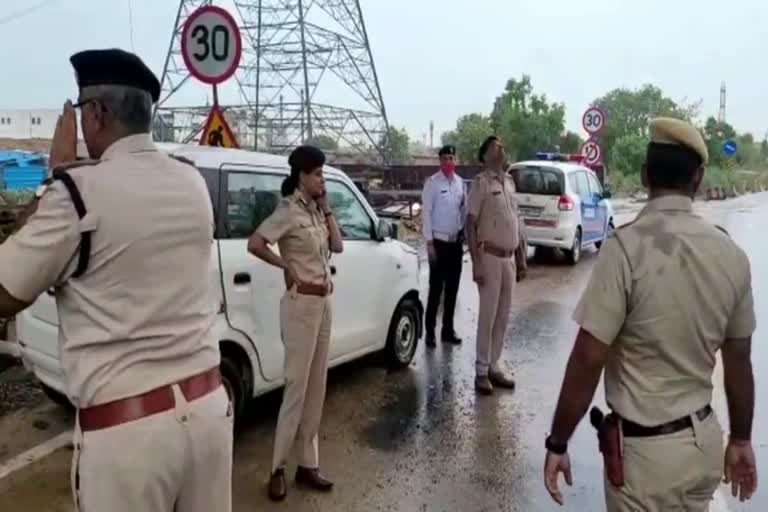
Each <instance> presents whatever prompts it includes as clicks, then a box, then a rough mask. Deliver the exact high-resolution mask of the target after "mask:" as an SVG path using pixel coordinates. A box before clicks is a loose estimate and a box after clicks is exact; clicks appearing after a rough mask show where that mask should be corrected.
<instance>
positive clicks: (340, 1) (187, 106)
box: [155, 0, 389, 155]
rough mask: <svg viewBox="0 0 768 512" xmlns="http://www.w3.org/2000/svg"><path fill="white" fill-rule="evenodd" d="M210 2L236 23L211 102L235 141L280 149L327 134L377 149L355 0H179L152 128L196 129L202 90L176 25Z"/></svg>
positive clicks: (372, 81)
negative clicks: (231, 52) (238, 49)
mask: <svg viewBox="0 0 768 512" xmlns="http://www.w3.org/2000/svg"><path fill="white" fill-rule="evenodd" d="M208 4H215V5H219V6H221V7H223V8H225V9H227V10H229V12H230V13H231V14H232V15H233V16H235V18H236V19H237V20H238V23H239V24H240V27H241V33H242V38H243V56H242V59H241V61H240V67H239V68H238V70H237V72H236V73H235V75H234V77H233V78H232V79H230V80H229V81H228V82H227V83H226V84H223V85H221V86H219V101H220V104H221V106H222V108H223V109H224V111H225V115H226V116H227V118H228V120H229V121H230V124H231V125H232V128H233V131H234V132H235V134H236V135H237V137H238V140H239V142H240V145H241V146H242V147H246V148H253V149H258V150H261V151H271V152H277V153H283V152H286V151H288V150H290V149H291V148H293V147H295V146H296V145H298V144H301V143H303V142H308V141H312V140H314V141H317V140H318V138H320V137H330V138H332V139H333V140H334V141H335V142H336V143H337V144H338V145H339V146H340V147H341V148H343V147H344V146H349V147H352V148H355V149H356V150H357V151H360V152H365V153H371V152H373V153H378V154H379V155H381V154H383V153H382V145H383V144H384V138H385V135H386V134H387V133H389V124H388V121H387V115H386V109H385V108H384V100H383V98H382V94H381V88H380V86H379V80H378V76H377V74H376V68H375V66H374V62H373V56H372V54H371V49H370V44H369V41H368V35H367V32H366V28H365V24H364V21H363V14H362V10H361V8H360V2H359V0H228V1H223V0H222V1H213V0H182V1H181V3H180V5H179V10H178V15H177V17H176V21H175V24H174V28H173V34H172V36H171V43H170V48H169V50H168V55H167V57H166V63H165V69H164V71H163V76H162V84H163V85H162V94H161V97H160V101H159V102H158V106H157V109H156V124H155V136H156V138H158V139H160V140H173V141H178V142H190V141H194V140H197V138H198V137H199V136H200V131H201V128H202V125H203V123H204V121H205V117H206V115H207V113H208V110H209V109H210V99H211V97H212V94H211V88H210V87H209V86H205V85H204V84H201V83H199V82H197V81H196V80H195V79H194V78H193V77H191V76H190V74H189V72H188V71H187V69H186V66H185V65H184V60H183V58H182V56H181V32H182V29H183V26H184V22H185V21H186V19H187V17H188V16H189V15H190V14H191V13H192V12H193V11H194V10H195V9H197V8H198V7H200V6H203V5H208Z"/></svg>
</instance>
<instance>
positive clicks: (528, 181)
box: [509, 167, 565, 196]
mask: <svg viewBox="0 0 768 512" xmlns="http://www.w3.org/2000/svg"><path fill="white" fill-rule="evenodd" d="M509 173H510V174H511V175H512V178H513V179H514V180H515V188H517V191H518V192H520V193H521V194H538V195H544V196H559V195H561V194H562V193H563V191H564V190H565V183H564V180H565V178H564V177H563V173H562V172H560V171H558V170H556V169H544V168H542V167H517V168H514V169H512V170H511V171H509Z"/></svg>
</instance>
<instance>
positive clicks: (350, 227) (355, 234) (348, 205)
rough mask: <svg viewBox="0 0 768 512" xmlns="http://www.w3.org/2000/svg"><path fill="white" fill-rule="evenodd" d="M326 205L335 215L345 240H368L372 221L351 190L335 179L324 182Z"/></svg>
mask: <svg viewBox="0 0 768 512" xmlns="http://www.w3.org/2000/svg"><path fill="white" fill-rule="evenodd" d="M325 189H326V193H327V194H328V206H330V207H331V209H332V210H333V213H334V215H335V216H336V222H338V224H339V229H340V230H341V235H342V237H343V238H344V239H345V240H370V239H371V228H372V226H373V221H372V220H371V217H370V216H369V215H368V212H367V211H366V210H365V207H364V206H363V205H362V204H361V203H360V200H359V199H358V198H357V196H356V195H355V194H354V193H353V192H352V190H351V189H350V188H349V187H348V186H347V185H345V184H344V183H342V182H340V181H336V180H327V181H326V182H325Z"/></svg>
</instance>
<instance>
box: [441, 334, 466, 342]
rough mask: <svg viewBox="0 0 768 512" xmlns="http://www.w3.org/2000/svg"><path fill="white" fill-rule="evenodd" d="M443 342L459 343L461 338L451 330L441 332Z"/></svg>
mask: <svg viewBox="0 0 768 512" xmlns="http://www.w3.org/2000/svg"><path fill="white" fill-rule="evenodd" d="M441 338H442V340H443V343H451V344H453V345H461V338H459V337H458V336H456V333H455V332H453V331H451V332H449V333H447V332H446V333H443V335H442V336H441Z"/></svg>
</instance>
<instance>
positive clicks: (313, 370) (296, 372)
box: [272, 290, 332, 473]
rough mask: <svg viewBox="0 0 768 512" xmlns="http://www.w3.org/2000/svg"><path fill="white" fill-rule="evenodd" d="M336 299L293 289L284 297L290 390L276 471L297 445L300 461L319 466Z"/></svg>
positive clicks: (274, 463) (280, 427)
mask: <svg viewBox="0 0 768 512" xmlns="http://www.w3.org/2000/svg"><path fill="white" fill-rule="evenodd" d="M331 317H332V312H331V299H330V297H316V296H312V295H301V294H298V293H296V291H295V290H289V291H288V292H286V294H285V295H284V296H283V298H282V300H281V301H280V324H281V329H282V333H283V344H284V345H285V389H284V391H283V403H282V405H281V406H280V414H279V416H278V418H277V432H276V433H275V449H274V454H273V457H272V472H273V473H274V471H275V470H277V469H279V468H284V467H285V465H286V464H287V463H288V456H289V455H290V452H291V449H292V448H293V447H294V444H295V445H296V447H297V448H298V450H299V465H300V466H303V467H306V468H313V469H314V468H317V467H319V465H320V457H319V454H318V443H317V440H318V433H319V431H320V421H321V419H322V416H323V403H324V402H325V384H326V379H327V376H328V348H329V345H330V341H331Z"/></svg>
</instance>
